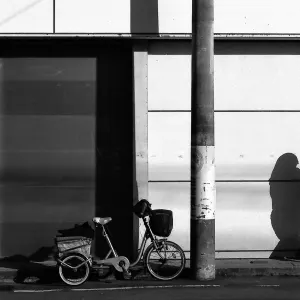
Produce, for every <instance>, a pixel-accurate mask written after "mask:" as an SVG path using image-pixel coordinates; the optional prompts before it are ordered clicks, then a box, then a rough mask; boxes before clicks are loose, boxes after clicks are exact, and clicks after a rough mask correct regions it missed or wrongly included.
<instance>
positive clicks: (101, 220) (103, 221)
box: [93, 217, 112, 225]
mask: <svg viewBox="0 0 300 300" xmlns="http://www.w3.org/2000/svg"><path fill="white" fill-rule="evenodd" d="M111 220H112V218H111V217H107V218H93V221H94V222H95V223H97V224H100V225H105V224H107V223H109V222H110V221H111Z"/></svg>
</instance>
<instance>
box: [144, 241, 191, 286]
mask: <svg viewBox="0 0 300 300" xmlns="http://www.w3.org/2000/svg"><path fill="white" fill-rule="evenodd" d="M158 243H159V249H158V250H157V249H156V248H155V246H154V245H153V243H152V244H150V246H149V247H148V249H147V250H146V253H145V254H146V255H145V263H146V266H147V269H148V271H149V273H150V274H151V275H152V276H153V277H155V278H156V279H159V280H165V281H166V280H173V279H175V278H176V277H178V276H179V275H180V274H181V272H182V271H183V269H184V267H185V261H186V259H185V255H184V252H183V250H182V249H181V247H180V246H179V245H177V244H176V243H174V242H171V241H159V242H158ZM171 247H173V248H174V249H175V250H176V251H177V252H178V254H179V256H180V257H179V258H178V259H176V258H174V256H173V258H170V259H169V258H167V257H166V255H167V253H169V252H173V251H170V250H168V249H169V248H171ZM155 252H156V254H157V255H158V252H159V253H160V254H161V256H162V257H163V258H164V259H165V260H166V262H167V261H172V262H171V265H170V266H168V267H166V268H164V269H163V270H162V273H160V274H159V273H158V271H159V269H162V268H161V267H165V264H166V262H163V261H162V259H161V258H160V257H159V256H158V259H157V262H155V260H151V254H152V253H155ZM173 254H174V253H173ZM176 262H178V263H179V266H178V268H177V267H176V265H175V264H176ZM159 264H162V265H161V267H158V268H157V266H158V265H159ZM154 266H156V268H155V267H154Z"/></svg>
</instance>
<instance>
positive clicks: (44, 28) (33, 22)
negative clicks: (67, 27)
mask: <svg viewBox="0 0 300 300" xmlns="http://www.w3.org/2000/svg"><path fill="white" fill-rule="evenodd" d="M51 32H53V0H0V33H51Z"/></svg>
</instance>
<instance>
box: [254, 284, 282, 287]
mask: <svg viewBox="0 0 300 300" xmlns="http://www.w3.org/2000/svg"><path fill="white" fill-rule="evenodd" d="M256 286H259V287H280V285H279V284H258V285H256Z"/></svg>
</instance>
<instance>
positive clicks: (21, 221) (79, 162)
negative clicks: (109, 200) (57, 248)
mask: <svg viewBox="0 0 300 300" xmlns="http://www.w3.org/2000/svg"><path fill="white" fill-rule="evenodd" d="M19 55H22V53H19ZM17 56H18V55H17ZM0 57H1V56H0ZM95 61H96V59H93V58H79V59H77V58H57V57H48V58H38V57H36V58H29V57H23V58H22V57H21V58H18V57H16V58H9V57H6V58H2V59H1V69H0V72H1V75H0V76H1V78H0V87H1V88H0V152H1V156H0V241H1V244H0V257H7V256H11V255H24V256H26V257H27V256H30V255H31V254H32V253H34V252H35V251H36V250H37V249H39V248H40V247H44V246H45V247H51V245H53V238H54V236H55V235H56V232H57V230H58V229H62V228H68V227H71V226H72V225H74V223H78V222H83V221H85V220H87V219H90V218H92V216H93V215H94V201H95V196H94V195H95V187H94V186H95V184H94V181H95V175H94V174H95V159H94V149H93V148H94V145H93V143H92V137H91V134H92V133H93V135H94V136H95V97H96V96H95V94H96V92H95V91H96V88H95V77H96V71H95V69H96V63H95ZM94 144H95V142H94Z"/></svg>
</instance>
